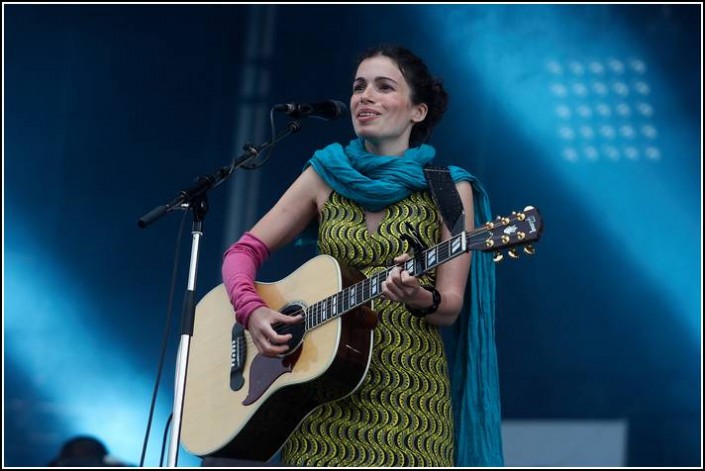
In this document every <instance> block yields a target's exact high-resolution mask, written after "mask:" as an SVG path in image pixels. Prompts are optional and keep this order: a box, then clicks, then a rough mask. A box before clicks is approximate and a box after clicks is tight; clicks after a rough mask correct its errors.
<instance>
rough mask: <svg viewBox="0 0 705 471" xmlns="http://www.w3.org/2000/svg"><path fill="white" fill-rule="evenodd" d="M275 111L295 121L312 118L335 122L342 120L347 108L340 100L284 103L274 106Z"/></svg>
mask: <svg viewBox="0 0 705 471" xmlns="http://www.w3.org/2000/svg"><path fill="white" fill-rule="evenodd" d="M274 111H283V112H284V113H286V114H288V115H289V116H291V117H292V118H294V119H298V118H305V117H310V118H318V119H322V120H324V121H333V120H334V119H338V118H340V117H341V116H342V115H343V113H345V112H346V111H347V108H346V107H345V105H344V104H343V103H342V102H340V101H338V100H328V101H323V102H320V103H282V104H279V105H274Z"/></svg>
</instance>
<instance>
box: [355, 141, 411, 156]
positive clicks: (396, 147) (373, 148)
mask: <svg viewBox="0 0 705 471" xmlns="http://www.w3.org/2000/svg"><path fill="white" fill-rule="evenodd" d="M408 149H409V143H408V142H372V141H369V140H365V150H366V151H367V152H369V153H370V154H375V155H388V156H397V157H401V156H403V155H404V152H406V151H407V150H408Z"/></svg>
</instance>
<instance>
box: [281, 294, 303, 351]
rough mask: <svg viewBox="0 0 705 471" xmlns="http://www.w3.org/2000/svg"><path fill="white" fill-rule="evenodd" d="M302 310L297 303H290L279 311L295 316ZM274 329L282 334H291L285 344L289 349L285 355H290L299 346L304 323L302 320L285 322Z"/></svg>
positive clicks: (301, 340)
mask: <svg viewBox="0 0 705 471" xmlns="http://www.w3.org/2000/svg"><path fill="white" fill-rule="evenodd" d="M303 310H304V309H303V306H301V305H299V304H291V305H289V306H287V307H285V308H284V309H282V311H281V313H282V314H285V315H287V316H295V315H298V314H300V313H301V312H302V311H303ZM276 330H277V332H280V333H282V334H291V339H289V341H288V342H287V345H288V346H289V351H288V352H286V353H285V355H290V354H291V353H292V352H293V351H294V350H296V349H297V348H299V346H300V345H301V343H302V342H303V340H304V334H305V333H306V325H305V324H304V322H303V321H302V322H298V323H296V324H286V325H281V326H277V329H276Z"/></svg>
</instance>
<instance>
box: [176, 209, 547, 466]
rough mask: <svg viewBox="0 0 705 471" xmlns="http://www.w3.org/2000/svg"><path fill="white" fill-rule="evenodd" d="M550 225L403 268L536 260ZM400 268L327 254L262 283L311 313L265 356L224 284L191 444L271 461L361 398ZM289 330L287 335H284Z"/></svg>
mask: <svg viewBox="0 0 705 471" xmlns="http://www.w3.org/2000/svg"><path fill="white" fill-rule="evenodd" d="M542 231H543V221H542V219H541V216H540V214H539V212H538V211H537V210H536V209H535V208H533V207H530V206H529V207H527V208H525V209H524V211H522V212H518V213H513V214H512V215H511V216H509V217H499V218H497V219H496V220H494V221H492V222H488V223H486V224H485V225H483V226H481V227H479V228H476V229H475V230H473V231H471V232H461V233H460V234H457V235H455V236H453V237H451V238H450V239H448V240H447V241H444V242H441V243H440V244H438V245H436V246H434V247H432V248H429V249H426V250H423V251H419V253H415V254H414V257H413V258H411V259H409V260H407V261H406V262H404V263H402V264H400V265H402V266H403V269H404V270H407V271H408V272H409V273H410V274H411V275H413V276H418V275H421V274H422V273H425V272H426V271H428V270H431V269H432V268H434V267H437V266H439V265H441V264H443V263H445V262H447V261H449V260H451V259H453V258H455V257H457V256H459V255H461V254H463V253H466V252H469V251H470V250H478V251H482V252H490V251H491V252H494V253H495V256H494V260H495V261H499V259H501V258H502V257H503V254H502V253H501V251H502V250H504V249H508V255H509V256H510V257H512V258H516V257H518V253H517V247H519V246H524V251H525V252H526V253H529V254H532V253H533V247H532V246H531V245H529V244H531V243H532V242H534V241H537V240H538V239H539V238H540V235H541V233H542ZM392 268H394V267H389V268H386V269H381V270H380V271H379V272H376V273H374V274H372V275H371V276H370V277H369V278H365V277H364V276H363V275H362V274H361V273H359V272H357V271H355V270H350V269H347V268H346V267H344V266H342V265H340V264H339V263H338V262H337V261H336V260H335V259H334V258H333V257H331V256H328V255H319V256H317V257H314V258H312V259H311V260H309V261H308V262H306V263H304V264H303V265H301V266H300V267H299V268H298V269H296V270H295V271H294V272H293V273H291V274H290V275H288V276H287V277H286V278H283V279H282V280H279V281H277V282H274V283H261V282H257V283H256V289H257V292H258V294H259V295H260V296H261V297H262V299H263V300H264V302H265V303H266V304H267V306H269V307H270V308H272V309H275V310H279V311H280V312H282V313H284V314H287V315H297V314H300V313H302V314H303V317H304V322H302V323H299V324H295V325H293V326H292V325H283V324H282V325H280V326H277V327H278V328H279V327H281V328H282V329H284V328H285V329H287V331H288V332H290V333H292V334H293V335H292V339H291V341H290V342H289V346H290V349H289V352H288V353H287V354H286V355H282V356H280V357H274V358H273V357H266V356H264V355H261V354H259V352H258V350H257V348H256V347H255V346H254V344H253V342H252V339H251V337H250V334H249V332H248V331H246V330H245V329H243V327H242V326H241V325H239V324H238V323H237V322H236V321H235V315H234V312H233V307H232V305H231V304H230V300H229V299H228V295H227V293H226V290H225V287H224V285H222V284H221V285H219V286H217V287H216V288H214V289H213V290H211V291H210V292H209V293H208V294H206V295H205V296H204V297H203V298H202V299H201V300H200V301H199V303H198V304H197V305H196V315H195V321H194V322H195V324H194V333H193V337H192V339H191V344H190V348H189V357H188V360H187V378H186V385H185V393H184V407H183V416H182V430H181V441H182V444H183V446H184V448H185V449H186V450H187V451H189V452H190V453H192V454H194V455H198V456H216V457H226V458H237V459H243V460H256V461H267V460H269V459H270V458H271V457H273V456H274V455H275V454H276V453H277V451H279V449H280V448H281V447H282V446H283V444H284V442H285V441H286V439H287V438H288V437H289V436H290V435H291V433H292V432H293V431H294V430H295V429H296V427H297V426H298V424H299V423H300V422H301V421H302V420H303V419H304V418H305V417H306V416H307V415H308V414H310V413H311V412H313V410H314V409H316V408H317V407H319V406H321V405H322V404H325V403H327V402H330V401H335V400H338V399H341V398H343V397H345V396H347V395H349V394H351V393H352V392H353V391H355V389H357V387H358V386H359V385H360V384H361V383H362V381H363V379H364V377H365V375H366V373H367V369H368V367H369V364H370V358H371V352H372V340H373V329H374V327H375V325H376V322H377V317H376V314H375V312H374V311H373V310H372V308H371V302H372V301H373V300H374V299H375V298H377V297H378V296H379V295H380V294H381V284H382V282H383V281H384V280H386V279H387V276H388V274H389V272H390V271H391V270H392ZM278 330H281V329H278Z"/></svg>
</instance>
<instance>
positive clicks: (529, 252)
mask: <svg viewBox="0 0 705 471" xmlns="http://www.w3.org/2000/svg"><path fill="white" fill-rule="evenodd" d="M524 253H525V254H527V255H533V254H535V253H536V249H535V248H534V246H533V245H527V246H526V247H524Z"/></svg>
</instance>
